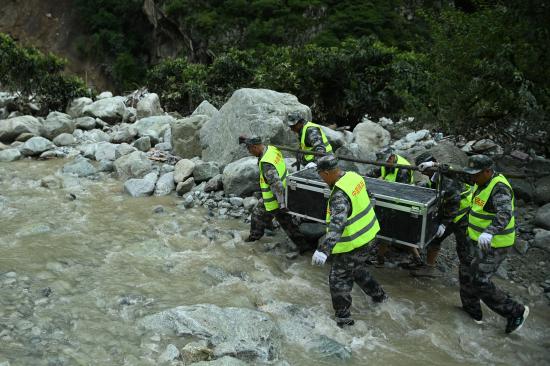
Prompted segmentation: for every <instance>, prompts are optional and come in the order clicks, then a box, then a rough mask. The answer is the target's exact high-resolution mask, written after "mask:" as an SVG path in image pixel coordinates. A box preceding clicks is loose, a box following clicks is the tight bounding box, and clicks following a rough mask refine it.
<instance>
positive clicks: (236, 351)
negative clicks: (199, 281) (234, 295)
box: [139, 304, 280, 362]
mask: <svg viewBox="0 0 550 366" xmlns="http://www.w3.org/2000/svg"><path fill="white" fill-rule="evenodd" d="M139 324H140V325H141V326H142V327H144V328H145V329H148V330H151V331H155V332H158V333H162V334H175V335H177V336H180V337H182V336H185V337H195V338H200V339H204V340H206V341H208V342H209V343H210V344H211V346H212V347H213V353H214V356H215V357H223V356H226V355H243V356H246V357H247V358H248V359H249V360H256V361H258V362H266V361H269V360H272V359H273V357H274V356H275V355H276V354H277V352H278V350H279V348H280V345H279V344H278V341H277V339H278V337H277V336H276V335H277V327H276V324H275V323H274V322H273V320H272V319H271V317H270V316H269V315H267V314H266V313H263V312H260V311H257V310H251V309H245V308H235V307H226V308H221V307H218V306H216V305H212V304H196V305H190V306H178V307H176V308H173V309H170V310H165V311H162V312H160V313H157V314H153V315H149V316H146V317H145V318H143V319H142V320H140V321H139Z"/></svg>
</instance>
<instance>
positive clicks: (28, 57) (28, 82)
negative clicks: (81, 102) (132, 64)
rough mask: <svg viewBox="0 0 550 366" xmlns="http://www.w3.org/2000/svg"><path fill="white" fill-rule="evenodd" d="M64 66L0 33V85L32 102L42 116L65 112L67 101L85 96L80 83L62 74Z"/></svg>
mask: <svg viewBox="0 0 550 366" xmlns="http://www.w3.org/2000/svg"><path fill="white" fill-rule="evenodd" d="M66 63H67V62H66V61H65V60H63V59H60V58H58V57H56V56H54V55H52V54H47V55H45V54H43V53H42V52H40V51H39V50H37V49H36V48H33V47H23V46H21V45H18V44H17V43H16V42H15V41H14V40H13V39H12V38H11V37H9V36H8V35H6V34H3V33H0V84H1V85H2V87H4V88H7V89H8V90H10V91H12V92H17V93H19V95H20V96H21V97H22V98H21V100H25V101H28V100H31V101H33V102H34V103H35V104H37V105H39V106H40V107H41V110H42V111H43V112H45V113H47V112H48V111H52V110H61V111H62V110H65V108H66V106H67V104H68V103H69V101H70V100H71V99H73V98H75V97H79V96H83V95H86V90H85V85H84V82H83V81H82V80H80V79H79V78H77V77H74V76H70V75H65V74H63V69H64V68H65V65H66Z"/></svg>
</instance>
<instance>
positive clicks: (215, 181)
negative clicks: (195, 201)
mask: <svg viewBox="0 0 550 366" xmlns="http://www.w3.org/2000/svg"><path fill="white" fill-rule="evenodd" d="M222 189H223V175H222V174H217V175H216V176H214V177H212V178H211V179H210V180H209V181H208V182H206V184H205V186H204V191H205V192H217V191H221V190H222Z"/></svg>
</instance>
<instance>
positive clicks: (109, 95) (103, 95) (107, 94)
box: [95, 91, 113, 100]
mask: <svg viewBox="0 0 550 366" xmlns="http://www.w3.org/2000/svg"><path fill="white" fill-rule="evenodd" d="M112 97H113V93H111V92H110V91H104V92H101V93H99V94H98V95H97V96H96V97H95V100H101V99H107V98H112Z"/></svg>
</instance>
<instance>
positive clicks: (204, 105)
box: [191, 100, 218, 119]
mask: <svg viewBox="0 0 550 366" xmlns="http://www.w3.org/2000/svg"><path fill="white" fill-rule="evenodd" d="M217 113H218V109H217V108H216V107H214V106H213V105H212V104H210V103H209V102H208V101H207V100H203V101H202V102H201V104H199V106H198V107H197V108H196V109H195V110H194V111H193V113H192V114H191V116H196V115H205V116H208V119H210V118H212V117H214V116H215V115H216V114H217Z"/></svg>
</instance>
